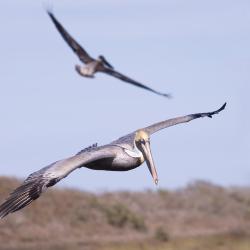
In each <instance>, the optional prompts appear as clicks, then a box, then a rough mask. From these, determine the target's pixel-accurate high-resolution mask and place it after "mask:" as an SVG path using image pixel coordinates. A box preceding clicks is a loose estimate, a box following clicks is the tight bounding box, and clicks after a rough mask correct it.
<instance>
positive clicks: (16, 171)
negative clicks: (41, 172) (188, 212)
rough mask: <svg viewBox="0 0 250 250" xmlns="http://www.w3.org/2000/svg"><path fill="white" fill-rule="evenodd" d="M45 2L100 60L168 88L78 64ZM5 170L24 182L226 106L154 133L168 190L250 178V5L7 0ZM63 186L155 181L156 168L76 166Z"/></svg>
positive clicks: (0, 137) (0, 145) (2, 61)
mask: <svg viewBox="0 0 250 250" xmlns="http://www.w3.org/2000/svg"><path fill="white" fill-rule="evenodd" d="M44 5H53V11H54V14H55V16H56V17H57V18H58V20H59V21H60V22H61V23H62V24H63V25H64V26H65V27H66V29H67V30H68V31H69V32H70V33H71V34H72V35H73V36H74V37H75V38H76V40H77V41H79V42H80V43H81V44H82V45H83V46H84V47H85V48H86V49H87V51H89V53H90V54H91V55H92V56H98V55H99V54H103V55H104V56H105V57H106V58H107V59H108V60H109V61H110V62H111V64H113V65H114V66H115V68H116V69H117V70H119V71H121V72H123V73H125V74H127V75H129V76H131V77H133V78H134V79H136V80H139V81H141V82H143V83H145V84H147V85H149V86H151V87H153V88H155V89H158V90H160V91H163V92H171V93H172V94H173V95H174V99H172V100H166V99H164V98H162V97H159V96H156V95H154V94H151V93H150V92H147V91H144V90H141V89H139V88H136V87H133V86H131V85H129V84H126V83H123V82H120V81H118V80H116V79H113V78H111V77H109V76H106V75H103V74H97V75H96V78H95V79H94V80H91V79H86V78H81V77H80V76H79V75H78V74H76V72H75V71H74V65H75V64H76V63H79V61H78V59H77V57H76V56H75V55H74V54H73V53H72V51H71V50H70V48H69V47H68V46H67V45H66V43H65V42H64V41H63V40H62V38H61V37H60V35H59V33H58V32H57V31H56V29H55V27H54V26H53V24H52V22H51V21H50V19H49V17H48V16H47V14H46V12H45V10H44ZM0 6H1V8H0V23H1V26H0V27H1V28H0V31H1V46H0V54H1V56H0V68H1V74H0V84H1V92H0V114H1V123H0V128H1V129H0V152H1V154H0V155H1V157H0V174H1V175H11V176H17V177H20V178H25V177H26V176H27V175H28V174H29V173H31V172H34V171H36V170H38V169H40V168H41V167H43V166H45V165H47V164H49V163H51V162H54V161H55V160H58V159H61V158H65V157H67V156H70V155H72V154H75V153H76V152H77V151H79V150H81V149H82V148H84V147H86V146H89V145H90V144H92V143H95V142H98V143H99V144H105V143H109V142H110V141H112V140H114V139H116V138H118V137H120V136H122V135H125V134H127V133H129V132H131V131H134V130H135V129H137V128H140V127H144V126H146V125H149V124H151V123H154V122H157V121H161V120H164V119H167V118H172V117H176V116H179V115H185V114H189V113H194V112H204V111H212V110H214V109H217V108H218V107H219V106H220V105H222V104H223V103H224V102H225V101H227V102H228V106H227V108H226V110H225V111H224V112H222V113H221V114H220V115H217V116H215V117H214V118H213V119H199V120H196V121H193V122H191V123H189V124H184V125H179V126H176V127H172V128H169V129H166V130H164V131H161V132H160V133H158V134H155V135H154V136H152V138H151V145H152V152H153V155H154V160H155V163H156V166H157V169H158V174H159V179H160V182H159V187H160V188H176V187H180V186H183V185H185V184H187V183H188V182H190V181H193V180H196V179H205V180H209V181H212V182H215V183H218V184H222V185H250V132H249V127H250V126H249V125H250V98H249V93H250V85H249V79H250V73H249V70H250V49H249V44H250V2H249V1H248V0H246V1H243V0H239V1H230V0H221V1H218V0H209V1H208V0H207V1H198V0H196V1H194V0H193V1H192V0H191V1H186V0H166V1H160V0H148V1H145V0H127V1H116V0H99V1H97V0H85V1H70V0H60V1H59V0H54V1H48V2H46V1H45V3H44V1H33V0H23V1H19V0H8V1H7V0H5V1H1V4H0ZM62 185H64V186H71V187H77V188H82V189H87V190H114V189H136V190H138V189H144V188H155V187H154V184H153V182H152V179H151V177H150V175H149V173H148V170H147V168H146V165H143V166H141V167H139V168H137V169H135V170H132V171H129V172H122V173H117V172H116V173H112V172H103V171H100V172H98V171H92V170H88V169H81V170H78V171H75V172H74V173H73V174H71V175H70V176H69V177H68V178H66V179H65V180H63V181H62Z"/></svg>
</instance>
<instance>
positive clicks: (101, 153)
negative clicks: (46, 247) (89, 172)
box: [0, 146, 115, 218]
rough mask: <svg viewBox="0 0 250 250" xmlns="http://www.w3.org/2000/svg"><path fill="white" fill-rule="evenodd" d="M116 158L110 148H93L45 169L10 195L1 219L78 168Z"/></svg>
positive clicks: (1, 208)
mask: <svg viewBox="0 0 250 250" xmlns="http://www.w3.org/2000/svg"><path fill="white" fill-rule="evenodd" d="M114 156H115V151H114V150H112V148H111V149H109V147H105V146H104V147H99V148H97V147H93V148H92V150H87V151H84V152H82V153H79V154H77V155H75V156H72V157H70V158H67V159H64V160H60V161H57V162H54V163H52V164H50V165H49V166H47V167H44V168H42V169H40V170H38V171H36V172H34V173H32V174H30V175H29V176H28V178H27V179H26V180H25V181H24V182H23V184H22V185H21V186H19V187H18V188H16V189H15V190H14V191H13V192H11V193H10V195H9V197H8V198H7V199H6V200H5V202H3V203H2V204H1V205H0V218H3V217H5V216H6V215H8V214H9V213H13V212H15V211H17V210H19V209H22V208H23V207H25V206H27V205H28V204H30V203H31V202H32V201H34V200H36V199H37V198H39V197H40V195H41V194H42V193H43V192H44V191H46V189H47V188H48V187H51V186H53V185H55V184H56V183H57V182H59V181H60V180H61V179H63V178H65V177H66V176H68V174H70V173H71V172H72V171H74V170H75V169H77V168H80V167H82V166H84V165H85V164H87V163H90V162H92V161H95V160H99V159H105V158H110V157H114Z"/></svg>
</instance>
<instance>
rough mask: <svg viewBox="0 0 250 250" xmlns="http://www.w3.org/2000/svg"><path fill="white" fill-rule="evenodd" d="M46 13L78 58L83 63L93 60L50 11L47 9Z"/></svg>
mask: <svg viewBox="0 0 250 250" xmlns="http://www.w3.org/2000/svg"><path fill="white" fill-rule="evenodd" d="M47 13H48V15H49V16H50V18H51V20H52V22H53V23H54V25H55V26H56V28H57V30H58V31H59V33H60V34H61V36H62V37H63V39H64V40H65V42H66V43H67V44H68V45H69V46H70V47H71V49H72V50H73V51H74V52H75V53H76V54H77V56H78V57H79V59H80V60H81V61H82V62H83V63H90V62H92V61H94V59H93V58H92V57H91V56H90V55H89V54H88V53H87V52H86V50H85V49H84V48H82V47H81V45H80V44H79V43H78V42H77V41H76V40H75V39H74V38H73V37H72V36H71V35H70V34H69V33H68V32H67V31H66V29H64V27H63V26H62V25H61V23H60V22H59V21H57V19H56V18H55V16H54V15H53V13H52V12H51V11H49V10H48V11H47Z"/></svg>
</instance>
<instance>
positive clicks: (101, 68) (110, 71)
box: [98, 65, 171, 98]
mask: <svg viewBox="0 0 250 250" xmlns="http://www.w3.org/2000/svg"><path fill="white" fill-rule="evenodd" d="M98 71H101V72H103V73H106V74H108V75H111V76H114V77H116V78H118V79H120V80H122V81H124V82H128V83H131V84H133V85H135V86H137V87H140V88H143V89H146V90H148V91H151V92H153V93H155V94H157V95H161V96H164V97H167V98H171V95H170V94H165V93H161V92H159V91H156V90H154V89H151V88H150V87H148V86H146V85H144V84H142V83H139V82H137V81H135V80H133V79H131V78H129V77H127V76H125V75H123V74H121V73H119V72H117V71H115V70H114V69H112V68H108V67H104V66H102V65H100V66H99V68H98Z"/></svg>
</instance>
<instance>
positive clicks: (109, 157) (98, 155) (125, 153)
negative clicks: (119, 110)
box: [0, 103, 226, 218]
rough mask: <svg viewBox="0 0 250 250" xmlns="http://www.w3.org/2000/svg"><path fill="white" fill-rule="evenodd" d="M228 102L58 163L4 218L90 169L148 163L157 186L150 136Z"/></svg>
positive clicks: (11, 201)
mask: <svg viewBox="0 0 250 250" xmlns="http://www.w3.org/2000/svg"><path fill="white" fill-rule="evenodd" d="M225 106H226V103H225V104H224V105H223V106H222V107H221V108H219V109H218V110H216V111H213V112H207V113H197V114H191V115H186V116H181V117H177V118H173V119H169V120H165V121H162V122H158V123H155V124H153V125H151V126H148V127H145V128H142V129H138V130H136V131H134V132H132V133H130V134H128V135H125V136H123V137H121V138H119V139H118V140H116V141H113V142H111V143H109V144H107V145H104V146H97V144H93V145H92V146H90V147H88V148H85V149H83V150H82V151H80V152H79V153H77V154H76V155H74V156H71V157H69V158H66V159H63V160H59V161H56V162H54V163H52V164H50V165H48V166H46V167H44V168H42V169H40V170H38V171H36V172H34V173H32V174H30V175H29V176H28V178H27V179H26V180H25V181H24V182H23V184H22V185H21V186H19V187H18V188H17V189H15V190H14V191H13V192H12V193H11V194H10V195H9V197H8V198H7V200H6V201H5V202H4V203H2V205H1V206H0V218H3V217H4V216H6V215H8V214H9V213H13V212H15V211H17V210H19V209H21V208H23V207H25V206H27V205H28V204H30V203H31V202H32V201H33V200H35V199H37V198H38V197H39V196H40V195H41V194H42V193H43V192H45V191H46V189H47V188H48V187H51V186H53V185H55V184H56V183H57V182H59V181H60V180H62V179H63V178H65V177H67V176H68V175H69V174H70V173H71V172H72V171H74V170H76V169H78V168H82V167H86V168H90V169H94V170H109V171H128V170H131V169H134V168H137V167H139V166H140V165H141V164H142V163H143V162H144V161H146V163H147V166H148V169H149V172H150V174H151V175H152V177H153V180H154V182H155V184H157V183H158V176H157V172H156V168H155V165H154V161H153V157H152V154H151V149H150V136H151V135H152V134H153V133H155V132H157V131H159V130H161V129H164V128H167V127H170V126H174V125H177V124H179V123H184V122H189V121H192V120H194V119H197V118H201V117H210V118H212V116H213V115H215V114H218V113H219V112H220V111H222V110H223V109H224V108H225Z"/></svg>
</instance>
